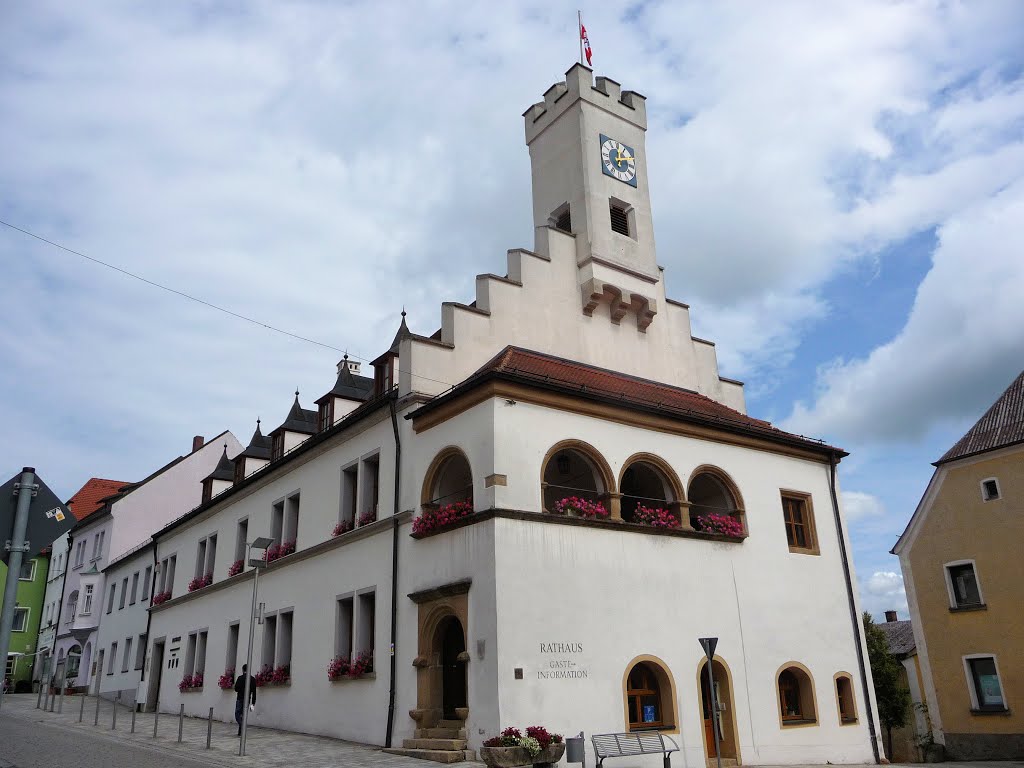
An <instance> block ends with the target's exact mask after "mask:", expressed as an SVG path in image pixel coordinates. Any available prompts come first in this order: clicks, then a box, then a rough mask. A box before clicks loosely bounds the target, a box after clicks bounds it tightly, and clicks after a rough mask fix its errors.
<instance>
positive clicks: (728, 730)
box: [697, 656, 743, 765]
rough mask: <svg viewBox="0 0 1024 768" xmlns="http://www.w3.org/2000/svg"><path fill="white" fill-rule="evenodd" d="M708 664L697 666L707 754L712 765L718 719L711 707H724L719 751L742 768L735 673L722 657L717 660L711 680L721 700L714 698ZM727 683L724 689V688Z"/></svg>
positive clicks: (698, 690)
mask: <svg viewBox="0 0 1024 768" xmlns="http://www.w3.org/2000/svg"><path fill="white" fill-rule="evenodd" d="M707 667H708V660H707V657H703V658H702V659H701V660H700V662H698V664H697V697H698V698H697V700H698V701H699V702H700V712H699V713H700V715H701V720H702V722H703V725H704V752H705V756H706V757H707V761H708V764H709V765H710V764H711V761H712V760H713V759H714V758H715V757H716V755H715V734H714V730H713V728H714V718H713V717H712V712H711V709H710V707H711V703H712V701H714V702H715V703H716V704H718V703H720V704H721V705H722V707H721V708H720V709H719V712H718V718H719V734H720V737H719V747H721V751H722V757H723V758H726V759H731V760H735V761H736V762H737V765H742V762H743V761H742V758H741V755H740V741H739V725H738V723H737V722H736V716H737V714H738V712H739V709H738V707H737V706H736V695H735V693H734V688H733V681H732V669H730V667H729V663H728V662H727V661H726V660H725V659H724V658H722V657H721V656H715V659H714V664H713V666H712V667H711V670H712V672H711V677H712V679H713V680H714V682H715V686H716V689H717V691H716V692H717V696H716V697H713V696H711V695H710V688H709V686H708V675H707ZM723 683H724V685H723Z"/></svg>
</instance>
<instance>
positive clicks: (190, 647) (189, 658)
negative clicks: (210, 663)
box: [184, 632, 199, 676]
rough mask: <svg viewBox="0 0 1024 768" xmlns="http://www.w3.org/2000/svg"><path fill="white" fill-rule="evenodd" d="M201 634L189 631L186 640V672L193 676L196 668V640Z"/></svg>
mask: <svg viewBox="0 0 1024 768" xmlns="http://www.w3.org/2000/svg"><path fill="white" fill-rule="evenodd" d="M198 638H199V635H198V633H196V632H191V633H189V636H188V640H186V641H185V672H184V674H186V675H189V676H191V675H192V673H193V672H195V669H196V641H197V640H198Z"/></svg>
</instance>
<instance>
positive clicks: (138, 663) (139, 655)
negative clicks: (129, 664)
mask: <svg viewBox="0 0 1024 768" xmlns="http://www.w3.org/2000/svg"><path fill="white" fill-rule="evenodd" d="M145 664H146V635H144V634H143V635H139V646H138V650H137V651H136V652H135V669H137V670H138V669H142V668H143V666H145Z"/></svg>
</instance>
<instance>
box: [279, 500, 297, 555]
mask: <svg viewBox="0 0 1024 768" xmlns="http://www.w3.org/2000/svg"><path fill="white" fill-rule="evenodd" d="M298 539H299V494H295V495H294V496H291V497H290V498H288V499H287V500H286V501H285V503H284V527H283V530H282V532H281V540H282V541H290V542H292V543H295V542H297V541H298Z"/></svg>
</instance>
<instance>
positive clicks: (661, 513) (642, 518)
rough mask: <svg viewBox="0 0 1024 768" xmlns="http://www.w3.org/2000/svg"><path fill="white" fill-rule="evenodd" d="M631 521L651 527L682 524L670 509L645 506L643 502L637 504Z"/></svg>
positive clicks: (670, 526)
mask: <svg viewBox="0 0 1024 768" xmlns="http://www.w3.org/2000/svg"><path fill="white" fill-rule="evenodd" d="M631 522H633V523H634V524H636V525H646V526H650V527H651V528H680V527H681V526H682V524H681V523H680V522H679V518H678V517H676V516H675V514H674V513H673V512H672V511H671V510H668V509H665V508H664V507H645V506H644V505H643V504H638V505H637V508H636V510H635V511H634V512H633V520H632V521H631Z"/></svg>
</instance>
